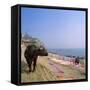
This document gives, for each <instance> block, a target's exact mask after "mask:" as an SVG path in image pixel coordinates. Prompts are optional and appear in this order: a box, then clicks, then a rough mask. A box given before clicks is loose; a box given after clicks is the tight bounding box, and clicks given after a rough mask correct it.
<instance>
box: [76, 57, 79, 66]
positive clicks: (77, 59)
mask: <svg viewBox="0 0 90 90" xmlns="http://www.w3.org/2000/svg"><path fill="white" fill-rule="evenodd" d="M78 64H79V57H77V58H75V65H78Z"/></svg>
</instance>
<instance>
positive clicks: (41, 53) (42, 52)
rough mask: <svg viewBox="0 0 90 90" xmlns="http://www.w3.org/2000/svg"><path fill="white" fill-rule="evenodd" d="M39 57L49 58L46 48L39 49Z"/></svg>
mask: <svg viewBox="0 0 90 90" xmlns="http://www.w3.org/2000/svg"><path fill="white" fill-rule="evenodd" d="M38 56H48V52H47V50H46V49H45V47H43V46H40V48H39V49H38Z"/></svg>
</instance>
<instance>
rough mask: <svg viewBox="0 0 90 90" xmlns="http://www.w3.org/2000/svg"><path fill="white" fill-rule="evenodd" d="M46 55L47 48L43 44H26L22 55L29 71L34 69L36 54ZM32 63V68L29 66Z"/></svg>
mask: <svg viewBox="0 0 90 90" xmlns="http://www.w3.org/2000/svg"><path fill="white" fill-rule="evenodd" d="M47 55H48V53H47V50H46V49H45V48H44V47H43V46H40V47H36V46H35V45H28V46H27V47H26V50H25V52H24V56H25V58H26V61H27V64H28V67H29V72H31V71H35V67H36V63H37V58H38V56H47ZM32 65H33V70H32V67H31V66H32Z"/></svg>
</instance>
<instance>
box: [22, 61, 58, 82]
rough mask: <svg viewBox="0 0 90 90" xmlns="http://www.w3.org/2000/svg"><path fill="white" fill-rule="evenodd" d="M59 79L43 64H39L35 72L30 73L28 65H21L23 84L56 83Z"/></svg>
mask: <svg viewBox="0 0 90 90" xmlns="http://www.w3.org/2000/svg"><path fill="white" fill-rule="evenodd" d="M55 80H57V77H56V76H55V75H54V73H52V72H51V71H50V70H49V69H47V68H46V67H45V66H43V65H41V64H37V67H36V71H35V72H31V73H29V72H28V66H27V64H26V63H24V62H22V64H21V82H40V81H55Z"/></svg>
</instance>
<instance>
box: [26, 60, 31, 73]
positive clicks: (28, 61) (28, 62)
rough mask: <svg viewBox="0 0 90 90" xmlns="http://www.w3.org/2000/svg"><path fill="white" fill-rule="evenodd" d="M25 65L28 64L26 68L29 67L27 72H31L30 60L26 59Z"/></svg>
mask: <svg viewBox="0 0 90 90" xmlns="http://www.w3.org/2000/svg"><path fill="white" fill-rule="evenodd" d="M27 64H28V67H29V72H31V70H32V69H31V65H32V60H30V59H27Z"/></svg>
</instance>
